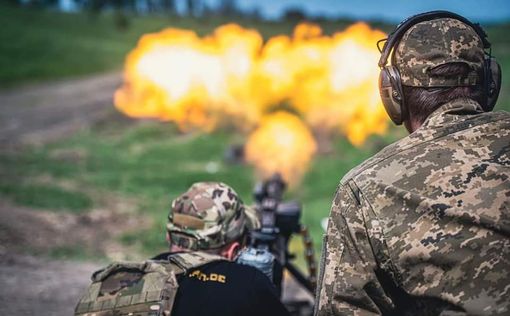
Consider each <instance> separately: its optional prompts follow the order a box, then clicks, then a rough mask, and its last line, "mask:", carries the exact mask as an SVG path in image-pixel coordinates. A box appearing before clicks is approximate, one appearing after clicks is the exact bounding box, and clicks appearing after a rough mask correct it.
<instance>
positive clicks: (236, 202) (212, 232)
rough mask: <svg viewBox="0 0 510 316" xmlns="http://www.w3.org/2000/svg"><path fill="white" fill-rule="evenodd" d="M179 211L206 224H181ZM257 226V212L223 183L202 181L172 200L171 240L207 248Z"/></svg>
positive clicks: (170, 217)
mask: <svg viewBox="0 0 510 316" xmlns="http://www.w3.org/2000/svg"><path fill="white" fill-rule="evenodd" d="M176 214H182V215H186V216H189V217H190V218H196V219H198V220H200V221H202V223H203V227H200V228H197V226H195V227H191V226H186V225H183V224H182V222H181V223H178V221H176V220H175V219H176V218H177V216H176ZM174 217H175V218H174ZM190 218H188V219H190ZM189 222H190V224H189V225H192V224H193V223H191V222H192V221H191V220H190V221H189ZM258 225H259V223H258V219H257V216H256V215H255V213H254V211H253V210H251V209H250V208H249V207H247V206H245V205H244V204H243V201H242V200H241V199H240V198H239V196H238V195H237V193H236V192H235V191H234V189H232V188H231V187H229V186H228V185H226V184H224V183H220V182H199V183H195V184H193V185H192V186H191V188H190V189H189V190H188V191H186V192H185V193H183V194H182V195H180V196H179V197H177V198H176V199H175V200H174V201H173V202H172V206H171V208H170V212H169V214H168V224H167V230H168V232H169V234H170V239H171V242H172V243H176V244H177V245H179V246H181V247H182V248H187V249H193V250H200V249H202V250H205V249H212V248H219V247H222V246H224V245H226V244H228V243H229V242H232V241H234V240H236V239H239V238H240V237H241V236H242V235H243V234H244V232H245V231H246V230H247V229H248V230H249V229H254V228H257V227H258Z"/></svg>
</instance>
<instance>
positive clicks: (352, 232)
mask: <svg viewBox="0 0 510 316" xmlns="http://www.w3.org/2000/svg"><path fill="white" fill-rule="evenodd" d="M509 177H510V114H508V113H506V112H490V113H482V109H481V107H480V105H479V104H477V103H476V102H474V101H472V100H470V99H458V100H455V101H452V102H449V103H446V104H444V105H443V106H441V107H440V108H439V109H438V110H436V111H435V112H434V113H433V114H432V115H431V116H430V117H429V118H428V119H427V120H426V121H425V123H424V124H423V126H422V127H420V128H419V129H418V130H417V131H415V132H414V133H412V134H411V135H409V136H407V137H406V138H403V139H402V140H400V141H398V142H396V143H394V144H392V145H390V146H388V147H386V148H385V149H383V150H382V151H381V152H379V153H378V154H376V155H375V156H374V157H372V158H371V159H369V160H367V161H365V162H364V163H363V164H361V165H360V166H358V167H357V168H355V169H353V170H352V171H351V172H350V173H348V174H347V175H346V176H345V177H344V178H343V179H342V181H341V183H340V185H339V187H338V189H337V192H336V196H335V199H334V201H333V205H332V208H331V213H330V218H329V224H328V231H327V235H326V240H325V244H324V247H325V249H324V251H323V257H322V262H321V273H320V278H319V282H320V283H319V286H318V298H317V310H316V315H320V316H323V315H441V316H447V315H451V316H452V315H456V316H460V315H510V299H509V298H510V179H509Z"/></svg>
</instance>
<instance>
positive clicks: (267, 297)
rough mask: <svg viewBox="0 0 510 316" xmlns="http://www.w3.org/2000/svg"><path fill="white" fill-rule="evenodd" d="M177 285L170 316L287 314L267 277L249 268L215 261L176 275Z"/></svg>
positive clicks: (164, 255) (269, 315)
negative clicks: (177, 288)
mask: <svg viewBox="0 0 510 316" xmlns="http://www.w3.org/2000/svg"><path fill="white" fill-rule="evenodd" d="M168 255H169V253H166V254H161V255H159V256H157V257H156V258H154V259H157V260H161V259H166V258H167V257H168ZM178 283H179V290H178V292H177V296H176V298H175V302H174V307H173V309H172V316H202V315H204V316H205V315H207V316H215V315H218V316H229V315H232V316H239V315H243V316H250V315H254V316H255V315H257V316H259V315H263V316H273V315H274V316H279V315H289V313H288V312H287V310H286V309H285V307H284V306H283V304H282V303H281V301H280V299H279V297H278V294H277V291H276V288H275V287H274V285H273V284H272V283H271V281H270V280H269V278H268V277H267V276H266V275H264V274H263V273H262V272H260V271H259V270H257V269H256V268H254V267H251V266H247V265H241V264H237V263H235V262H230V261H215V262H211V263H208V264H206V265H203V266H201V267H198V268H195V269H191V270H190V271H189V272H188V273H187V274H186V275H181V276H179V277H178Z"/></svg>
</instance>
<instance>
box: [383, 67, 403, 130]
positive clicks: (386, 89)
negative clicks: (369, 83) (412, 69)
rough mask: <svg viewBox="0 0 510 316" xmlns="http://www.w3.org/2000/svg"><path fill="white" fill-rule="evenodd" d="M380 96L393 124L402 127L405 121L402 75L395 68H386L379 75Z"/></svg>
mask: <svg viewBox="0 0 510 316" xmlns="http://www.w3.org/2000/svg"><path fill="white" fill-rule="evenodd" d="M379 94H380V95H381V100H382V103H383V105H384V108H385V109H386V113H388V116H389V117H390V118H391V120H392V121H393V123H395V124H396V125H401V124H402V122H403V120H404V115H403V113H402V109H403V108H402V104H403V97H404V95H403V94H402V86H401V84H400V74H399V72H398V69H396V68H395V67H394V66H385V67H384V68H382V69H381V72H380V73H379Z"/></svg>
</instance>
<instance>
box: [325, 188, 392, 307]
mask: <svg viewBox="0 0 510 316" xmlns="http://www.w3.org/2000/svg"><path fill="white" fill-rule="evenodd" d="M324 242H325V244H324V246H323V247H324V249H323V253H322V261H321V273H320V279H319V288H318V292H317V293H318V297H317V300H316V302H317V304H318V306H317V311H316V315H319V316H325V315H381V314H382V313H381V309H379V307H378V306H381V303H382V304H383V305H387V304H391V302H390V301H389V299H388V298H387V297H386V296H385V295H384V293H383V291H382V290H381V286H380V285H379V284H378V281H377V278H376V275H375V273H374V269H375V265H376V263H375V260H374V257H373V255H372V252H371V248H370V244H369V241H368V238H367V232H366V228H365V225H364V221H363V215H362V211H361V209H360V203H359V202H358V201H357V200H356V198H355V196H354V195H353V194H352V192H351V190H350V188H349V187H348V186H340V187H339V188H338V190H337V193H336V196H335V199H334V201H333V205H332V207H331V213H330V216H329V223H328V231H327V235H326V240H325V241H324ZM383 309H385V308H383Z"/></svg>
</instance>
